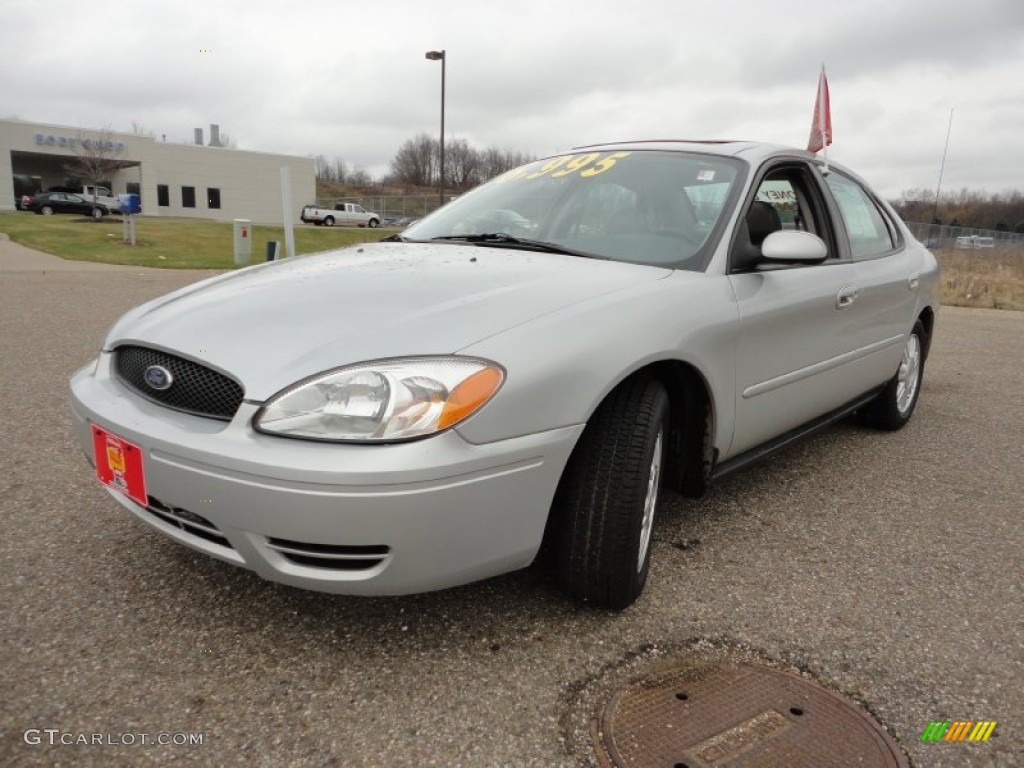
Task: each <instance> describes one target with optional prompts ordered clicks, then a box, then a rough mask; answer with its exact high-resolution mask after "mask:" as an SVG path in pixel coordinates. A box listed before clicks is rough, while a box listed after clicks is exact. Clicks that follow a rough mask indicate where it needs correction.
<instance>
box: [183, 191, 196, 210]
mask: <svg viewBox="0 0 1024 768" xmlns="http://www.w3.org/2000/svg"><path fill="white" fill-rule="evenodd" d="M181 207H182V208H195V207H196V188H195V187H182V188H181Z"/></svg>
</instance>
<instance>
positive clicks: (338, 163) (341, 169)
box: [313, 155, 374, 187]
mask: <svg viewBox="0 0 1024 768" xmlns="http://www.w3.org/2000/svg"><path fill="white" fill-rule="evenodd" d="M313 167H314V169H315V171H316V180H317V181H333V182H337V183H338V184H351V185H352V186H354V187H369V186H371V185H373V184H374V179H373V177H372V176H370V174H369V173H368V172H367V171H366V170H365V169H364V168H360V167H358V166H355V167H351V168H350V167H349V165H348V164H347V163H346V162H345V161H344V160H342V159H341V158H340V157H335V158H334V159H333V160H328V159H327V158H326V157H325V156H324V155H317V156H316V157H314V158H313Z"/></svg>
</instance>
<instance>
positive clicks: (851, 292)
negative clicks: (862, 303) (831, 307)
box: [836, 285, 857, 309]
mask: <svg viewBox="0 0 1024 768" xmlns="http://www.w3.org/2000/svg"><path fill="white" fill-rule="evenodd" d="M856 298H857V286H855V285H844V286H843V287H842V288H840V289H839V293H837V294H836V309H845V308H846V307H848V306H850V305H851V304H853V302H854V301H855V300H856Z"/></svg>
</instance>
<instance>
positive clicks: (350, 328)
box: [104, 243, 671, 401]
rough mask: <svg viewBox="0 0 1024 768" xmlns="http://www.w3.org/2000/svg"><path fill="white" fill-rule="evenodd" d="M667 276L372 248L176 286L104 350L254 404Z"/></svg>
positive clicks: (462, 252) (614, 266)
mask: <svg viewBox="0 0 1024 768" xmlns="http://www.w3.org/2000/svg"><path fill="white" fill-rule="evenodd" d="M670 273H671V271H670V270H667V269H661V268H658V267H649V266H641V265H635V264H623V263H618V262H611V261H602V260H597V259H588V258H582V257H577V256H563V255H560V254H548V253H537V252H529V251H520V250H513V249H505V248H502V249H498V248H488V247H476V246H472V245H462V244H444V245H435V244H417V243H374V244H369V245H363V246H356V247H352V248H347V249H344V250H340V251H330V252H325V253H321V254H316V255H313V256H306V257H303V258H299V259H294V260H288V261H283V262H275V263H272V264H265V265H262V266H258V267H252V268H249V269H245V270H241V271H239V272H232V273H227V274H224V275H220V276H218V277H214V278H211V279H209V280H205V281H203V282H200V283H196V284H194V285H191V286H188V287H186V288H183V289H180V290H178V291H176V292H174V293H171V294H168V295H167V296H163V297H161V298H158V299H155V300H153V301H151V302H149V303H147V304H143V305H142V306H140V307H137V308H136V309H134V310H132V311H131V312H129V313H128V314H127V315H125V316H124V317H123V318H121V320H120V321H118V323H117V324H116V325H115V326H114V328H113V329H112V330H111V332H110V333H109V335H108V336H107V340H106V342H105V345H104V348H105V349H107V350H110V349H113V348H114V347H116V346H118V345H121V344H133V343H137V344H144V345H148V346H153V347H158V348H162V349H165V350H168V351H173V352H175V353H177V354H180V355H182V356H185V357H189V358H192V359H194V360H198V361H201V362H203V363H205V364H206V365H209V366H211V367H214V368H217V369H219V370H222V371H223V372H225V373H227V374H229V375H230V376H232V377H234V378H236V379H237V380H238V381H239V382H241V384H242V385H243V387H244V388H245V397H246V399H247V400H254V401H263V400H265V399H267V398H268V397H270V396H271V395H273V394H275V393H277V392H278V391H280V390H281V389H283V388H285V387H287V386H290V385H292V384H294V383H295V382H296V381H299V380H301V379H303V378H305V377H307V376H312V375H314V374H317V373H320V372H322V371H325V370H329V369H331V368H336V367H339V366H343V365H348V364H351V363H357V362H364V361H368V360H376V359H381V358H387V357H401V356H406V355H424V354H450V353H454V352H457V351H458V350H460V349H462V348H464V347H467V346H469V345H471V344H473V343H475V342H478V341H480V340H482V339H485V338H487V337H489V336H493V335H495V334H498V333H501V332H502V331H504V330H506V329H508V328H511V327H513V326H516V325H519V324H520V323H524V322H527V321H529V320H532V319H534V318H536V317H539V316H541V315H544V314H547V313H550V312H554V311H557V310H559V309H562V308H564V307H567V306H570V305H572V304H575V303H578V302H580V301H585V300H587V299H591V298H593V297H595V296H599V295H602V294H607V293H611V292H614V291H618V290H624V289H626V288H628V287H630V286H634V285H637V284H639V283H643V282H648V281H652V280H658V279H661V278H664V277H666V276H667V275H669V274H670ZM499 362H500V361H499Z"/></svg>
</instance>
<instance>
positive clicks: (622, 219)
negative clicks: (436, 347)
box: [403, 150, 745, 270]
mask: <svg viewBox="0 0 1024 768" xmlns="http://www.w3.org/2000/svg"><path fill="white" fill-rule="evenodd" d="M744 167H745V164H743V163H742V162H740V161H738V160H735V159H733V158H725V157H718V156H711V155H702V154H697V153H687V152H664V151H647V150H644V151H620V152H607V151H606V152H598V151H595V152H586V151H579V152H574V153H572V154H566V155H559V156H557V157H552V158H547V159H545V160H538V161H536V162H534V163H530V164H528V165H524V166H521V167H519V168H516V169H514V170H512V171H509V172H508V173H506V174H504V175H502V176H499V177H498V178H496V179H494V180H492V181H490V182H488V183H487V184H485V185H483V186H481V187H478V188H476V189H475V190H473V191H472V192H469V193H468V194H465V195H462V196H461V197H459V198H458V199H457V200H455V201H453V202H452V203H450V204H448V205H447V206H445V207H444V208H442V209H440V210H439V211H437V212H436V213H434V214H431V215H430V216H428V217H427V218H425V219H423V220H422V221H420V222H419V223H417V224H415V225H413V226H412V227H410V228H409V229H407V230H406V231H405V232H404V233H403V236H404V237H405V238H406V239H409V240H418V241H426V240H433V239H435V238H445V237H460V236H472V235H484V234H499V233H500V234H507V235H510V236H512V237H517V238H522V239H529V240H537V241H542V242H545V243H551V244H554V245H557V246H560V247H563V248H567V249H571V250H573V251H579V252H581V253H584V254H589V255H593V256H597V257H600V258H605V259H612V260H615V261H626V262H633V263H636V264H652V265H658V266H666V267H673V268H679V269H692V270H703V269H704V267H705V266H706V264H707V261H708V259H709V258H710V255H711V251H712V250H713V248H714V244H715V242H716V241H717V239H718V237H719V236H720V234H721V229H722V225H723V223H724V220H725V218H726V217H725V216H724V215H723V213H724V212H725V211H726V210H728V209H729V208H730V207H731V206H732V205H733V203H734V200H735V198H736V196H737V188H738V186H739V184H738V181H739V180H740V177H741V175H742V173H743V169H744Z"/></svg>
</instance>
